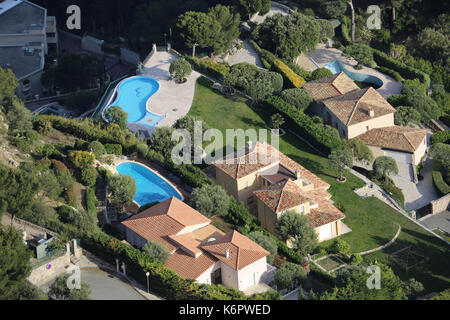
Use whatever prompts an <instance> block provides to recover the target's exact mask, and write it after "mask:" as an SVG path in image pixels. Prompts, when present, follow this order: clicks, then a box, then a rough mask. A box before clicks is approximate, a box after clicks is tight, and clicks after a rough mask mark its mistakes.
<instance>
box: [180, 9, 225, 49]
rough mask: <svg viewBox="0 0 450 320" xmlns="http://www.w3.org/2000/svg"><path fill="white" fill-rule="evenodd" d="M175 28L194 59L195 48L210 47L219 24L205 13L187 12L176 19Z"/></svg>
mask: <svg viewBox="0 0 450 320" xmlns="http://www.w3.org/2000/svg"><path fill="white" fill-rule="evenodd" d="M176 28H177V29H178V32H179V34H180V37H181V38H182V39H183V40H184V43H185V44H186V46H188V47H189V48H192V56H193V57H195V47H197V46H199V47H200V48H207V47H210V46H212V44H213V43H214V40H215V37H216V32H217V30H219V28H220V24H219V22H218V21H215V20H213V18H212V16H210V15H208V14H207V13H204V12H195V11H188V12H186V13H184V14H182V15H180V16H179V17H178V19H177V22H176Z"/></svg>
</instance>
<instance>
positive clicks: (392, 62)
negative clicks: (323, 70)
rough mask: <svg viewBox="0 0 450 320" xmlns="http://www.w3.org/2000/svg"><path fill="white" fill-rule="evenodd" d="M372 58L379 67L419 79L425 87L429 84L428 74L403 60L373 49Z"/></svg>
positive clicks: (409, 77) (404, 76) (408, 77)
mask: <svg viewBox="0 0 450 320" xmlns="http://www.w3.org/2000/svg"><path fill="white" fill-rule="evenodd" d="M372 51H373V59H374V60H375V62H376V63H377V64H378V65H379V66H380V67H385V68H389V69H392V70H394V71H397V72H398V73H399V74H400V75H401V76H402V77H403V78H405V79H419V80H420V82H422V83H423V84H425V85H426V86H427V88H428V87H429V86H430V83H431V80H430V76H429V75H428V74H426V73H425V72H423V71H420V70H418V69H415V68H412V67H410V66H407V65H406V64H404V63H403V62H401V61H399V60H396V59H394V58H392V57H390V56H388V55H387V54H385V53H384V52H381V51H379V50H376V49H373V48H372Z"/></svg>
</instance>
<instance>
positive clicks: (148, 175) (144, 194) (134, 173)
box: [116, 162, 183, 206]
mask: <svg viewBox="0 0 450 320" xmlns="http://www.w3.org/2000/svg"><path fill="white" fill-rule="evenodd" d="M116 169H117V171H118V172H119V174H121V175H130V176H131V177H132V178H134V179H135V180H136V194H135V195H134V200H135V201H136V202H137V203H138V204H139V205H140V206H142V205H144V204H147V203H149V202H153V201H160V202H161V201H164V200H166V199H169V198H171V197H177V198H178V199H180V200H182V199H183V197H182V196H181V195H180V194H179V193H178V192H177V191H176V190H175V189H174V188H173V187H172V186H171V185H170V184H168V183H167V182H166V181H164V179H162V178H161V177H160V176H158V175H157V174H155V173H153V172H152V171H150V170H149V169H147V168H146V167H144V166H142V165H140V164H137V163H132V162H123V163H121V164H119V165H118V166H117V168H116Z"/></svg>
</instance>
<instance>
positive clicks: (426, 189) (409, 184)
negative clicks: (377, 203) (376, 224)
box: [391, 158, 439, 210]
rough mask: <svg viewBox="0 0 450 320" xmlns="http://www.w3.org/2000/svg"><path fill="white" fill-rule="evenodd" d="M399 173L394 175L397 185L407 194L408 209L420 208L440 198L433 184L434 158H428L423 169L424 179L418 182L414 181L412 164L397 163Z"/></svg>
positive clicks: (406, 204) (393, 178)
mask: <svg viewBox="0 0 450 320" xmlns="http://www.w3.org/2000/svg"><path fill="white" fill-rule="evenodd" d="M397 166H398V169H399V174H398V175H395V176H392V177H391V178H392V180H394V182H395V185H396V186H397V187H399V188H400V189H402V191H403V195H404V196H405V206H406V209H408V210H418V209H420V208H422V207H424V206H426V205H427V204H429V203H430V202H431V201H432V200H436V199H438V198H439V194H438V193H437V191H436V188H435V187H434V185H433V177H432V168H433V160H432V159H429V158H427V159H426V160H425V162H424V167H423V169H422V170H421V172H420V173H421V175H422V176H423V179H422V180H419V181H418V183H417V184H415V183H414V181H413V177H412V173H411V171H412V166H411V165H409V164H406V163H400V162H398V163H397Z"/></svg>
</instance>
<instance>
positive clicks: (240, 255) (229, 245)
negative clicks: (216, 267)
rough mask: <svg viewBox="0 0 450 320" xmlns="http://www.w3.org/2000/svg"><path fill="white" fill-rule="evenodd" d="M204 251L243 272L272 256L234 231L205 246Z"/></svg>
mask: <svg viewBox="0 0 450 320" xmlns="http://www.w3.org/2000/svg"><path fill="white" fill-rule="evenodd" d="M202 249H204V250H206V251H207V252H208V253H210V254H211V255H213V256H214V257H216V258H217V259H219V260H220V261H222V262H223V263H225V264H227V265H228V266H230V267H231V268H233V269H234V270H241V269H242V268H244V267H246V266H248V265H249V264H252V263H254V262H256V261H258V260H259V259H262V258H264V257H266V256H268V255H269V254H270V253H269V252H268V251H267V250H265V249H264V248H263V247H261V246H260V245H258V244H257V243H255V242H253V241H252V240H250V239H249V238H247V237H245V236H243V235H242V234H240V233H239V232H237V231H232V232H230V233H227V234H226V235H224V236H223V237H222V238H220V239H217V240H215V241H211V242H208V243H207V244H204V245H203V246H202ZM227 250H228V252H229V256H228V258H227V257H226V252H227Z"/></svg>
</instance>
